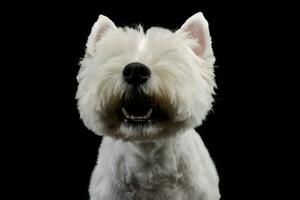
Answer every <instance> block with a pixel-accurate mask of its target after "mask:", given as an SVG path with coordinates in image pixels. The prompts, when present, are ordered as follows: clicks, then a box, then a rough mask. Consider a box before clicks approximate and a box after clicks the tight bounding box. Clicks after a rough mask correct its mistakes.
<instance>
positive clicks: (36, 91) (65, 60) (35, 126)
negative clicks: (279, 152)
mask: <svg viewBox="0 0 300 200" xmlns="http://www.w3.org/2000/svg"><path fill="white" fill-rule="evenodd" d="M112 4H113V5H110V6H109V5H105V4H104V3H103V2H100V1H99V2H98V3H97V4H92V3H88V2H81V3H70V4H64V5H63V4H62V3H50V4H47V3H35V4H26V5H21V4H18V10H16V9H13V10H12V11H11V12H12V13H13V15H14V16H15V18H13V19H12V20H10V22H9V27H11V28H12V29H10V30H14V31H11V32H10V33H9V34H10V35H11V36H12V37H13V38H14V41H15V42H16V43H15V44H14V45H11V48H12V49H8V50H7V51H8V52H9V53H10V54H11V52H18V53H17V54H15V53H14V54H11V56H12V58H10V60H9V62H10V63H12V64H13V66H17V67H15V68H11V72H10V73H11V75H13V76H12V77H11V76H10V77H11V78H10V79H9V80H10V82H9V85H10V87H12V89H9V90H8V91H7V93H5V94H6V95H5V96H6V98H7V99H8V100H9V101H11V102H12V103H14V105H15V106H14V108H13V112H10V119H13V120H12V123H11V124H8V125H9V128H10V129H9V130H10V132H11V134H10V135H11V137H13V145H11V146H10V147H9V148H8V149H7V151H9V152H13V153H14V154H13V155H11V154H9V157H10V159H11V161H12V162H16V164H15V165H14V166H15V167H16V169H15V170H14V174H15V175H16V177H19V178H18V179H17V180H18V182H17V183H16V182H15V181H12V183H11V184H10V187H12V188H15V187H17V188H18V185H19V186H20V185H21V186H22V187H21V188H26V189H24V191H23V190H20V192H14V193H11V194H12V195H13V196H14V195H16V194H17V193H19V194H20V193H21V194H22V196H23V195H24V196H26V195H30V199H48V198H49V199H68V200H71V199H72V200H73V199H74V200H77V199H78V200H87V199H88V184H89V178H90V174H91V172H92V169H93V167H94V165H95V162H96V157H97V150H98V147H99V144H100V142H101V137H98V136H96V135H94V134H93V133H91V132H90V131H88V130H87V129H86V128H85V127H84V125H83V123H82V122H81V120H80V119H79V114H78V111H77V108H76V100H75V92H76V88H77V82H76V75H77V72H78V70H79V66H78V62H79V60H80V58H81V57H82V56H83V54H84V48H85V43H86V41H87V37H88V35H89V33H90V30H91V27H92V25H93V23H94V22H95V21H96V20H97V18H98V15H99V14H104V15H106V16H108V17H109V18H110V19H112V20H113V21H114V22H115V24H116V25H118V26H123V25H135V24H138V23H141V24H143V26H144V27H145V29H147V28H149V27H150V26H162V27H166V28H169V29H173V30H175V29H177V28H179V27H180V26H181V25H182V23H183V22H184V21H185V20H186V19H187V18H188V17H190V16H191V15H193V14H195V13H196V12H198V11H202V12H203V13H204V15H205V17H206V19H207V20H208V22H209V25H210V32H211V36H212V40H213V49H214V52H215V57H216V60H217V61H216V66H217V67H216V80H217V84H218V89H217V91H216V97H215V99H216V100H215V104H214V108H213V112H211V113H209V115H208V117H207V119H206V120H205V122H204V124H203V126H201V127H198V128H197V131H198V132H199V133H200V135H201V136H202V138H203V140H204V142H205V144H206V146H207V148H208V149H209V151H210V153H211V155H212V158H213V160H214V161H215V163H216V166H217V169H218V172H219V174H220V188H221V194H222V196H223V197H222V199H223V200H233V199H239V200H242V199H263V196H262V194H263V191H266V185H267V183H266V180H267V179H269V178H270V177H272V174H273V171H272V168H269V167H266V166H265V165H264V163H267V162H268V160H269V159H270V157H272V155H273V154H272V153H269V144H272V140H269V139H268V140H267V138H268V137H269V134H270V131H271V130H270V127H271V125H269V123H268V122H267V120H266V118H268V116H267V114H266V113H268V111H269V109H270V107H269V104H270V101H268V100H266V99H267V96H268V95H269V93H271V92H272V90H273V84H271V81H270V80H271V79H272V76H270V74H271V73H267V74H268V75H269V76H270V77H266V76H265V75H266V73H265V72H267V71H269V70H270V67H269V66H268V65H267V64H266V63H268V60H265V57H266V51H267V49H268V48H269V47H270V46H269V41H270V39H271V37H272V35H269V34H267V32H266V31H265V30H266V29H268V28H273V27H276V26H273V24H272V23H273V18H272V17H270V15H269V13H268V10H266V9H263V8H262V7H261V6H262V5H260V4H259V3H246V2H241V3H229V2H227V3H226V4H221V3H218V2H217V1H216V2H211V4H209V5H208V4H207V3H204V2H201V1H199V2H197V3H195V2H194V3H187V2H175V1H174V2H172V3H170V4H169V5H166V4H164V5H163V4H162V2H160V3H157V2H155V3H154V2H151V1H140V2H138V3H135V4H134V3H128V2H127V3H122V4H119V3H117V2H112ZM277 20H278V19H277ZM273 56H275V57H276V54H275V55H273ZM12 83H14V84H12ZM16 91H18V92H16ZM10 97H11V98H10ZM12 97H16V98H12ZM16 116H17V117H16ZM16 121H17V122H18V123H15V122H16ZM16 149H17V150H16ZM21 191H22V192H21Z"/></svg>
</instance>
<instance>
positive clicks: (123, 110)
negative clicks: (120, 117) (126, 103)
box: [122, 107, 128, 117]
mask: <svg viewBox="0 0 300 200" xmlns="http://www.w3.org/2000/svg"><path fill="white" fill-rule="evenodd" d="M122 112H123V114H124V115H125V117H128V112H127V111H126V109H125V108H123V107H122Z"/></svg>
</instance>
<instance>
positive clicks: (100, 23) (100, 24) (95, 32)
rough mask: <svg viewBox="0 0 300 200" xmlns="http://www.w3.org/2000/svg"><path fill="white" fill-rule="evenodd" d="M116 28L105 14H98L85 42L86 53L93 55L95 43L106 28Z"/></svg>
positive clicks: (104, 32) (101, 36)
mask: <svg viewBox="0 0 300 200" xmlns="http://www.w3.org/2000/svg"><path fill="white" fill-rule="evenodd" d="M111 29H117V27H116V26H115V24H114V23H113V22H112V21H111V20H110V19H109V18H108V17H106V16H104V15H100V16H99V18H98V20H97V21H96V23H95V24H94V26H93V28H92V31H91V34H90V36H89V37H88V41H87V44H86V53H87V54H89V55H90V56H93V55H94V54H95V51H96V44H97V42H98V41H100V40H101V39H102V38H103V36H104V35H105V34H106V32H107V31H108V30H111Z"/></svg>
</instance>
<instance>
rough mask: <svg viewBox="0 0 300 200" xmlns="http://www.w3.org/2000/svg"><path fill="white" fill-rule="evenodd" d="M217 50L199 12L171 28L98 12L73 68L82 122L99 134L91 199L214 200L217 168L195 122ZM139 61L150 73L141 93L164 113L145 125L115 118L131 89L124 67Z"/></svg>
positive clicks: (202, 110)
mask: <svg viewBox="0 0 300 200" xmlns="http://www.w3.org/2000/svg"><path fill="white" fill-rule="evenodd" d="M214 61H215V59H214V55H213V51H212V47H211V39H210V35H209V30H208V24H207V22H206V20H205V18H204V17H203V15H202V13H197V14H195V15H193V16H192V17H191V18H189V19H188V20H187V21H186V22H185V23H184V24H183V26H182V27H181V28H180V29H179V30H177V31H175V32H172V31H170V30H167V29H164V28H158V27H152V28H150V29H149V30H147V31H146V32H145V31H144V30H143V29H142V27H141V26H139V27H137V28H129V27H125V28H118V27H116V26H115V25H114V23H113V22H112V21H111V20H110V19H108V18H107V17H105V16H103V15H100V17H99V19H98V21H97V22H96V23H95V25H94V26H93V28H92V32H91V34H90V36H89V38H88V42H87V49H86V55H85V57H84V59H83V60H82V61H81V68H80V71H79V74H78V82H79V86H78V91H77V96H76V97H77V99H78V109H79V112H80V116H81V119H82V120H83V122H84V124H85V125H86V127H87V128H89V129H90V130H92V131H93V132H95V133H96V134H98V135H103V136H104V137H103V141H102V144H101V147H100V150H99V157H98V162H97V166H96V167H95V170H94V172H93V175H92V178H91V184H90V198H91V200H127V199H128V200H160V199H161V200H196V199H197V200H217V199H219V198H220V195H219V190H218V175H217V172H216V169H215V167H214V164H213V162H212V160H211V158H210V156H209V153H208V152H207V150H206V148H205V146H204V144H203V142H202V140H201V138H200V136H199V135H198V134H197V133H196V132H195V131H194V129H193V128H194V127H196V126H198V125H201V123H202V121H203V119H204V118H205V116H206V114H207V113H208V111H209V110H210V109H211V106H212V102H213V94H214V87H215V81H214V73H213V69H214V66H213V64H214ZM132 62H139V63H143V64H145V65H147V66H148V67H149V68H150V70H151V78H150V79H149V80H148V81H147V82H146V83H145V84H143V85H141V86H140V87H139V92H141V93H142V94H143V95H145V96H148V97H151V99H152V101H154V102H155V103H156V104H158V105H159V107H160V108H161V109H162V110H163V112H165V114H166V115H167V116H168V119H167V120H162V121H158V122H156V123H153V124H149V125H147V126H128V125H126V124H124V122H123V121H122V120H120V118H119V116H118V112H117V111H118V110H120V108H121V105H122V100H123V99H124V98H127V96H129V95H130V94H131V93H132V91H133V90H134V88H133V87H132V86H131V85H129V84H127V83H126V82H125V81H124V80H123V78H122V71H123V69H124V66H126V65H127V64H128V63H132Z"/></svg>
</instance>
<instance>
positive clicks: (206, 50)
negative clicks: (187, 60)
mask: <svg viewBox="0 0 300 200" xmlns="http://www.w3.org/2000/svg"><path fill="white" fill-rule="evenodd" d="M178 31H180V32H185V33H187V35H188V36H189V37H191V38H193V39H195V40H196V41H197V43H198V45H197V46H196V47H194V48H193V51H194V52H195V54H196V55H197V56H199V57H201V58H202V59H204V60H206V61H208V60H209V59H211V58H214V55H213V50H212V46H211V37H210V34H209V29H208V23H207V21H206V19H205V18H204V16H203V14H202V13H201V12H199V13H196V14H195V15H193V16H192V17H190V18H189V19H187V20H186V22H185V23H184V24H183V25H182V26H181V28H180V29H179V30H178Z"/></svg>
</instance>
